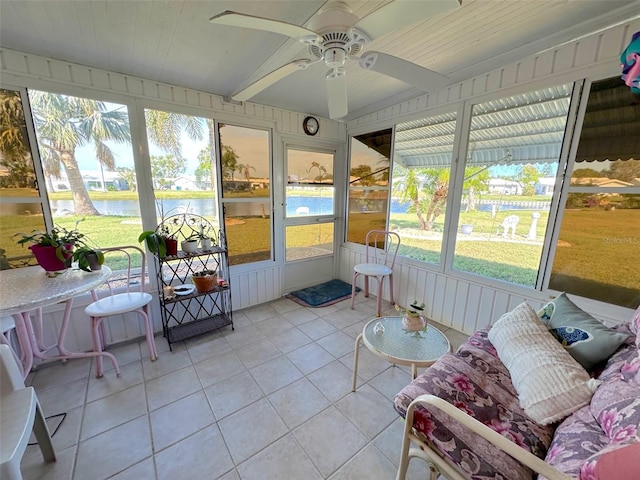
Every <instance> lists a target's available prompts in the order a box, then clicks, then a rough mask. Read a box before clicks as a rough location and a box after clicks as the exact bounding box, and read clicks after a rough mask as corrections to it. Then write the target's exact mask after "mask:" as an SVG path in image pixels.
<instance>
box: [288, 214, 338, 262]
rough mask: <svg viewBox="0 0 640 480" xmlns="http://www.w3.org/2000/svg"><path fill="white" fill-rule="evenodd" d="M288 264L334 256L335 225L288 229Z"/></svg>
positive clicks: (300, 226)
mask: <svg viewBox="0 0 640 480" xmlns="http://www.w3.org/2000/svg"><path fill="white" fill-rule="evenodd" d="M285 235H286V248H287V251H286V258H287V262H290V261H292V260H302V259H305V258H312V257H319V256H322V255H332V254H333V223H320V224H313V225H294V226H288V227H287V228H286V232H285Z"/></svg>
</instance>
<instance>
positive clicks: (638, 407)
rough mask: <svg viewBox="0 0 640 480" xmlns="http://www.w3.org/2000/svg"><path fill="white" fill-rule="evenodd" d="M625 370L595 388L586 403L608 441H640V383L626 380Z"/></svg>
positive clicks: (618, 442)
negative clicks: (588, 403)
mask: <svg viewBox="0 0 640 480" xmlns="http://www.w3.org/2000/svg"><path fill="white" fill-rule="evenodd" d="M623 367H624V365H623ZM624 369H625V368H622V369H621V372H620V375H616V376H612V377H610V378H609V379H608V380H606V381H605V382H604V383H602V384H601V385H600V386H599V387H598V389H597V390H596V392H595V393H594V394H593V398H592V399H591V404H590V405H589V408H590V410H591V414H592V415H593V417H594V418H595V419H596V420H597V422H598V423H599V424H600V427H602V430H603V431H604V434H605V435H606V436H607V437H609V439H610V441H611V444H620V443H627V442H629V441H639V440H640V437H639V434H640V384H639V383H638V382H636V380H635V378H629V379H628V380H627V379H625V378H624V376H625V372H624V371H623V370H624ZM634 373H636V372H634Z"/></svg>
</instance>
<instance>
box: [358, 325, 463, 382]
mask: <svg viewBox="0 0 640 480" xmlns="http://www.w3.org/2000/svg"><path fill="white" fill-rule="evenodd" d="M378 324H380V325H381V326H382V327H383V328H384V331H383V332H382V333H380V331H379V330H380V329H379V327H376V326H377V325H378ZM376 331H377V332H378V333H376ZM361 340H362V342H364V344H365V345H366V346H367V348H368V349H369V350H370V351H371V352H372V353H374V354H376V355H378V356H379V357H382V358H384V359H385V360H387V361H388V362H391V363H393V364H394V365H395V364H397V365H407V366H411V374H412V375H413V378H414V379H415V378H416V376H417V373H418V367H428V366H429V365H432V364H433V363H434V362H435V361H436V360H438V358H440V357H441V356H442V355H444V354H445V353H447V352H450V351H451V344H450V343H449V340H448V339H447V337H445V335H444V333H442V332H441V331H440V330H438V329H437V328H436V327H434V326H433V325H431V324H428V326H427V331H426V332H408V331H407V330H405V329H404V328H403V327H402V317H378V318H374V319H373V320H371V321H369V322H367V324H366V325H365V326H364V328H363V329H362V333H361V334H360V335H358V338H356V344H355V352H354V355H353V388H352V390H351V391H352V392H355V391H356V379H357V374H358V353H359V347H360V341H361Z"/></svg>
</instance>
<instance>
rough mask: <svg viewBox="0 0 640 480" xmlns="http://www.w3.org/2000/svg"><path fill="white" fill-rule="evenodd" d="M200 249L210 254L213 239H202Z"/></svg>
mask: <svg viewBox="0 0 640 480" xmlns="http://www.w3.org/2000/svg"><path fill="white" fill-rule="evenodd" d="M200 248H202V250H204V251H205V252H208V251H209V250H211V239H210V238H208V237H207V238H201V239H200Z"/></svg>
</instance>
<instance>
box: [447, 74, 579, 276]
mask: <svg viewBox="0 0 640 480" xmlns="http://www.w3.org/2000/svg"><path fill="white" fill-rule="evenodd" d="M571 91H572V85H570V84H566V85H562V86H559V87H552V88H547V89H543V90H538V91H534V92H528V93H523V94H520V95H515V96H512V97H507V98H502V99H500V100H496V101H491V102H487V103H483V104H478V105H474V106H473V111H472V117H471V131H470V134H469V144H468V149H467V159H466V168H465V171H464V184H463V198H462V205H461V211H460V218H459V223H458V233H457V238H456V246H455V256H454V261H453V266H454V268H456V269H458V270H462V271H465V272H470V273H474V274H477V275H482V276H485V277H490V278H494V279H496V280H502V281H505V282H510V283H516V284H519V285H524V286H528V287H534V286H535V285H536V281H537V278H538V270H539V267H540V259H541V257H542V248H543V244H544V239H545V234H546V228H547V222H548V219H549V210H550V207H551V197H552V195H553V192H554V190H555V188H556V185H555V176H556V171H557V168H558V162H559V158H560V150H561V147H562V141H563V138H564V128H565V125H566V121H567V113H568V110H569V103H570V97H571Z"/></svg>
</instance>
